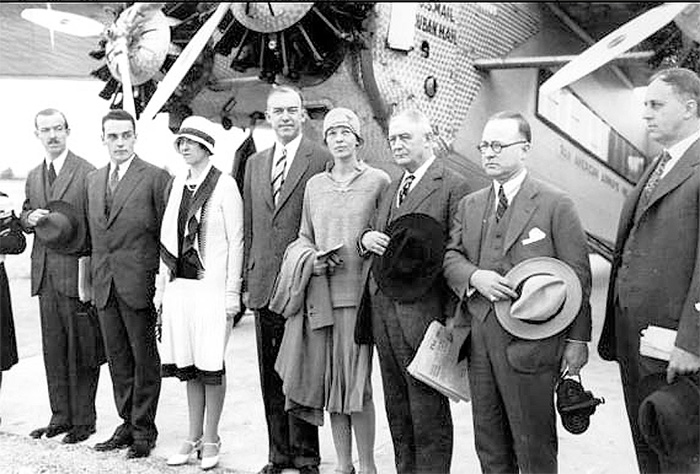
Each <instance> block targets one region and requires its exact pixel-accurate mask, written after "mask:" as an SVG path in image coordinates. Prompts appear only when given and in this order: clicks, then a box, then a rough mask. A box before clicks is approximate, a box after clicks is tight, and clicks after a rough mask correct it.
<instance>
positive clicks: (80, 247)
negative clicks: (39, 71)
mask: <svg viewBox="0 0 700 474" xmlns="http://www.w3.org/2000/svg"><path fill="white" fill-rule="evenodd" d="M94 169H95V167H94V166H93V165H91V164H90V163H88V162H87V161H86V160H84V159H83V158H80V157H78V156H77V155H75V154H73V153H72V152H71V151H68V153H67V154H66V158H65V161H64V163H63V166H62V167H61V169H60V170H59V173H58V175H57V176H56V179H55V181H54V183H53V185H50V184H49V178H48V170H47V168H46V165H45V162H44V161H42V162H41V164H40V165H38V166H37V167H35V168H34V169H32V170H31V171H30V172H29V175H28V176H27V182H26V186H25V188H26V200H25V202H24V205H23V208H22V213H21V215H20V220H21V223H22V227H23V229H24V230H25V232H28V233H33V232H34V228H33V227H30V226H29V223H28V218H29V214H31V213H32V212H33V211H34V210H36V209H46V207H47V204H48V203H49V202H50V201H56V200H61V201H65V202H67V203H69V204H71V205H72V206H73V207H74V209H75V210H76V213H77V216H78V218H79V219H83V224H84V225H87V201H86V199H85V190H86V186H87V181H86V177H87V175H88V173H90V172H91V171H93V170H94ZM67 251H68V252H69V253H63V252H62V251H61V250H53V249H50V248H47V247H46V245H44V243H43V242H42V241H41V240H40V239H38V238H36V237H35V238H34V244H33V247H32V255H31V292H32V296H35V295H39V312H40V318H41V338H42V346H43V353H44V367H45V368H46V380H47V385H48V391H49V403H50V405H51V413H52V415H51V421H50V422H49V425H51V426H57V425H64V426H68V427H70V426H86V427H94V425H95V393H96V391H97V382H98V379H99V375H100V365H101V364H102V363H103V362H104V353H103V350H102V340H101V335H100V329H99V322H98V321H97V320H96V318H95V316H94V313H92V312H90V311H85V307H84V305H83V304H82V303H81V302H80V300H79V298H78V259H79V258H80V257H83V256H87V255H89V254H90V243H89V239H88V237H87V236H86V235H85V237H83V240H82V241H80V242H73V243H72V245H70V248H69V249H67Z"/></svg>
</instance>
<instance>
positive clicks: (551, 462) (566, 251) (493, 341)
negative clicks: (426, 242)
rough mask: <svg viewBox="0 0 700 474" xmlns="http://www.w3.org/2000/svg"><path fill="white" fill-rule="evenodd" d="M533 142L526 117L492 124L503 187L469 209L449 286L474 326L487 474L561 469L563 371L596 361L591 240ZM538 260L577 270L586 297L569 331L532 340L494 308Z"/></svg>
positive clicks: (492, 153) (487, 144)
mask: <svg viewBox="0 0 700 474" xmlns="http://www.w3.org/2000/svg"><path fill="white" fill-rule="evenodd" d="M531 142H532V137H531V131H530V126H529V124H528V122H527V121H526V120H525V119H524V118H523V116H522V115H520V114H518V113H513V112H501V113H498V114H496V115H494V116H492V117H491V118H490V119H489V120H488V122H487V123H486V126H485V127H484V130H483V132H482V141H481V143H480V144H479V146H478V148H479V151H480V152H481V156H482V165H483V168H484V171H485V172H486V174H487V175H488V176H489V177H491V178H492V179H493V185H492V186H489V187H487V188H484V189H482V190H480V191H477V192H475V193H473V194H470V195H468V196H466V197H465V198H464V199H463V200H462V201H461V202H460V203H459V210H458V211H457V213H456V215H455V219H454V221H453V223H452V228H451V230H450V238H449V242H448V245H447V250H446V253H445V261H444V274H445V278H446V279H447V282H448V284H449V286H450V288H452V290H453V291H454V293H455V294H456V295H457V296H458V297H459V298H460V299H461V300H462V304H461V308H462V309H463V312H462V314H463V316H464V317H465V318H466V321H462V322H460V324H466V325H467V326H470V327H471V334H470V338H469V339H468V344H470V346H469V347H468V351H467V353H468V357H469V382H470V386H471V395H472V412H473V419H474V438H475V444H476V450H477V454H478V457H479V461H480V462H481V469H482V471H483V472H518V471H520V472H523V473H538V474H539V473H547V472H556V471H557V435H556V414H555V411H554V401H553V400H554V389H555V385H556V382H557V380H558V376H559V374H560V371H561V370H564V369H568V371H569V373H570V374H572V375H575V374H578V373H579V371H580V369H581V367H583V366H584V365H585V364H586V362H587V360H588V345H587V341H589V340H590V337H591V313H590V303H589V297H590V290H591V272H590V264H589V259H588V252H587V243H586V236H585V233H584V231H583V229H582V227H581V223H580V221H579V218H578V215H577V213H576V210H575V209H574V205H573V202H572V201H571V199H570V198H569V197H568V196H567V195H566V194H564V193H563V192H561V191H559V190H557V189H555V188H553V187H551V186H549V185H547V184H545V183H543V182H541V181H539V180H537V179H535V178H534V177H532V176H530V174H529V173H528V171H527V169H526V168H525V160H526V158H527V157H528V154H529V151H530V147H531ZM501 191H503V193H501ZM500 195H502V196H500ZM499 201H500V204H499ZM533 257H553V258H556V259H559V260H561V261H563V262H565V263H567V264H568V265H569V266H570V267H571V268H572V269H573V270H574V272H575V273H576V275H577V276H578V278H579V280H580V283H581V288H582V294H583V299H582V303H581V307H580V309H579V311H578V314H577V315H576V317H575V319H574V321H573V322H572V323H571V324H570V325H569V327H568V328H567V329H565V330H564V331H563V332H561V333H559V334H555V335H554V336H551V337H547V338H545V339H538V340H526V339H521V338H519V337H515V336H513V335H512V334H511V333H510V332H508V331H506V330H505V329H504V328H503V327H502V326H501V324H500V323H499V321H498V318H497V317H496V315H495V312H494V306H493V304H494V303H495V302H496V301H499V300H505V299H507V298H516V297H517V294H516V293H515V291H514V290H515V288H513V284H512V282H510V281H508V279H507V278H505V276H504V275H506V273H507V272H508V271H509V270H510V269H511V268H513V267H514V266H515V265H517V264H518V263H520V262H522V261H523V260H527V259H530V258H533Z"/></svg>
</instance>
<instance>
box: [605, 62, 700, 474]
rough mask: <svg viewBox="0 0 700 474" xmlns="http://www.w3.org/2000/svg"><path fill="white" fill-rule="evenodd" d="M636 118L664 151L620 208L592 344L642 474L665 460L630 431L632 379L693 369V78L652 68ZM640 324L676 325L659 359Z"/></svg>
mask: <svg viewBox="0 0 700 474" xmlns="http://www.w3.org/2000/svg"><path fill="white" fill-rule="evenodd" d="M643 118H644V120H645V121H646V122H647V127H648V130H649V136H650V137H651V138H652V139H654V140H655V141H656V142H658V143H659V144H661V145H662V146H663V148H664V152H663V153H662V154H661V155H660V156H659V158H658V159H657V160H655V162H654V164H653V165H652V166H650V167H649V169H648V170H646V172H645V173H644V175H643V176H642V177H641V178H640V180H639V182H638V183H637V186H636V187H635V188H634V190H633V191H632V192H631V193H630V195H629V197H628V198H627V201H626V202H625V205H624V206H623V208H622V213H621V215H620V223H619V227H618V232H617V242H616V245H615V253H614V255H613V263H612V270H611V274H610V286H609V288H608V300H607V308H606V317H605V324H604V326H603V332H602V334H601V337H600V342H599V345H598V351H599V353H600V355H601V357H602V358H603V359H605V360H617V361H618V362H619V364H620V375H621V378H622V387H623V391H624V394H625V404H626V406H627V414H628V417H629V422H630V427H631V430H632V438H633V441H634V447H635V451H636V454H637V461H638V462H639V469H640V471H641V472H645V473H646V472H667V471H668V466H664V465H663V462H661V463H660V460H659V457H658V456H657V455H656V453H655V452H654V451H653V450H652V449H651V448H650V447H649V446H648V445H647V443H646V442H645V440H644V438H643V436H642V434H641V432H640V429H639V425H638V423H637V414H638V411H639V406H640V403H641V402H642V400H641V399H640V393H639V392H640V390H639V389H640V382H641V381H642V379H643V378H644V377H645V376H648V375H651V374H653V373H655V372H666V373H667V380H668V382H669V383H671V382H672V381H673V380H674V379H675V378H676V376H678V375H682V374H690V373H697V372H698V370H699V369H700V305H699V304H698V301H700V248H698V245H699V244H700V241H699V240H698V232H700V230H699V229H700V217H699V216H700V166H699V165H700V141H699V140H698V138H700V79H698V77H697V75H696V74H695V73H694V72H693V71H690V70H687V69H680V68H679V69H668V70H664V71H660V72H658V73H656V74H655V75H654V76H653V77H652V78H651V81H650V83H649V87H648V88H647V92H646V98H645V101H644V115H643ZM649 325H653V326H660V327H663V328H667V329H672V330H675V331H677V335H676V339H675V344H674V347H673V350H672V352H671V356H670V360H669V361H668V362H666V361H663V360H659V359H654V358H651V357H645V356H641V355H640V353H639V346H640V344H639V338H640V331H641V330H642V329H645V328H646V327H647V326H649Z"/></svg>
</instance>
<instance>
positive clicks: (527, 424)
mask: <svg viewBox="0 0 700 474" xmlns="http://www.w3.org/2000/svg"><path fill="white" fill-rule="evenodd" d="M470 344H471V347H470V350H469V384H470V389H471V397H472V414H473V420H474V439H475V445H476V451H477V455H478V457H479V461H480V462H481V469H482V471H483V472H488V473H517V472H521V473H537V474H542V473H554V472H557V447H558V445H557V434H556V413H555V410H554V389H555V386H556V382H557V379H558V375H559V368H560V364H561V357H562V354H563V348H564V338H563V336H561V335H560V336H553V337H550V338H547V339H542V340H536V341H530V340H523V339H518V338H515V337H513V336H512V335H511V334H510V333H508V332H506V331H505V330H504V329H503V328H502V327H501V325H500V323H499V322H498V319H497V318H496V315H495V314H494V313H493V311H491V312H490V313H489V314H488V315H487V316H486V319H485V320H484V321H480V320H478V319H476V318H474V319H473V322H472V331H471V336H470Z"/></svg>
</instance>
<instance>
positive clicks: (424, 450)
mask: <svg viewBox="0 0 700 474" xmlns="http://www.w3.org/2000/svg"><path fill="white" fill-rule="evenodd" d="M371 301H372V332H373V336H374V342H375V344H376V346H377V354H378V355H379V367H380V369H381V373H382V386H383V388H384V405H385V408H386V414H387V419H388V422H389V431H390V432H391V439H392V443H393V445H394V461H395V464H396V472H397V473H400V474H414V473H415V474H430V473H449V472H450V464H451V462H452V444H453V427H452V415H451V413H450V403H449V400H448V399H447V397H445V396H444V395H442V394H441V393H440V392H438V391H437V390H434V389H433V388H431V387H429V386H428V385H426V384H424V383H423V382H420V381H419V380H417V379H415V378H414V377H413V376H412V375H410V374H409V373H408V371H407V367H408V365H409V364H410V363H411V360H413V357H414V356H415V353H416V350H417V349H418V345H419V344H420V340H421V339H422V333H424V328H423V324H421V323H418V322H417V321H416V320H415V319H414V321H410V320H411V319H412V318H416V316H417V315H416V314H413V311H414V310H417V311H419V312H423V311H428V313H438V312H439V306H438V305H437V301H435V303H436V306H435V307H434V308H432V311H431V310H430V308H426V307H422V306H420V305H417V306H416V307H409V306H407V305H402V304H401V303H397V302H395V301H394V300H392V299H390V298H388V297H386V296H384V295H382V294H381V293H378V294H374V295H372V297H371ZM402 318H403V320H402ZM409 326H411V329H412V330H415V331H416V333H418V332H420V333H421V334H415V336H416V337H408V338H407V337H406V334H405V332H404V328H408V327H409ZM407 339H408V340H407ZM409 340H414V342H415V344H411V343H409Z"/></svg>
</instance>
